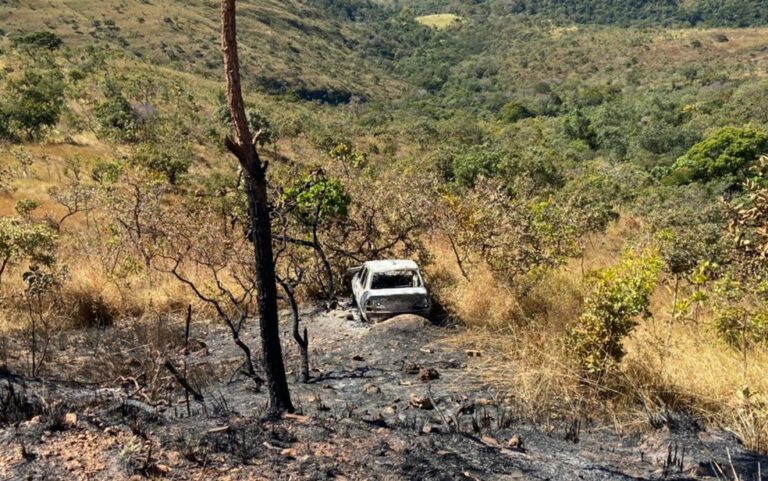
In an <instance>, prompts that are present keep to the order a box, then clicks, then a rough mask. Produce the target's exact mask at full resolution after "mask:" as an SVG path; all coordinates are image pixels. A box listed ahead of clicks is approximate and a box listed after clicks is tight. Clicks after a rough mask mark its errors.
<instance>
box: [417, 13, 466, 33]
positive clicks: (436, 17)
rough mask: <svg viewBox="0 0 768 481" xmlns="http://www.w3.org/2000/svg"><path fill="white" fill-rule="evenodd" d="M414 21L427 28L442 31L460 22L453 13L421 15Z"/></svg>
mask: <svg viewBox="0 0 768 481" xmlns="http://www.w3.org/2000/svg"><path fill="white" fill-rule="evenodd" d="M416 21H417V22H419V23H420V24H422V25H426V26H427V27H432V28H436V29H438V30H442V29H444V28H448V27H450V26H452V25H456V24H457V23H460V22H461V21H462V18H461V17H460V16H458V15H456V14H453V13H435V14H432V15H422V16H421V17H416Z"/></svg>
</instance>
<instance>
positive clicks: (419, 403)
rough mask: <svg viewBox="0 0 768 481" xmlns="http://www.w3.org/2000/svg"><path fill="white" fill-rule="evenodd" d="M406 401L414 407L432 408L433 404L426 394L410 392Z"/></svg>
mask: <svg viewBox="0 0 768 481" xmlns="http://www.w3.org/2000/svg"><path fill="white" fill-rule="evenodd" d="M408 402H409V403H410V404H411V406H413V407H415V408H416V409H426V410H430V409H434V408H435V406H434V405H433V404H432V401H431V400H430V399H429V398H428V397H426V396H419V395H417V394H411V395H410V396H409V398H408Z"/></svg>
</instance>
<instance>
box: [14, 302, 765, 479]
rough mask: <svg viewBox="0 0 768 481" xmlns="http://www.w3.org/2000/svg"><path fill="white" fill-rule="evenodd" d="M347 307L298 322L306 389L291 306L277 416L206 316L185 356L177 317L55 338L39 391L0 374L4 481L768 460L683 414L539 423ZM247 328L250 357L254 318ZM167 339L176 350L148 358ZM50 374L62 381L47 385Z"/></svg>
mask: <svg viewBox="0 0 768 481" xmlns="http://www.w3.org/2000/svg"><path fill="white" fill-rule="evenodd" d="M352 312H353V311H352V310H351V309H350V308H348V307H339V308H337V309H333V310H325V309H320V308H313V309H307V310H304V311H303V312H302V315H303V322H304V325H306V326H307V327H308V329H309V334H310V365H311V367H312V375H313V379H312V380H311V382H310V383H308V384H300V383H298V382H296V381H295V377H296V375H295V372H294V371H290V370H291V369H294V370H295V369H296V368H297V367H298V365H299V359H298V353H297V349H296V347H295V345H294V344H293V341H292V339H291V337H290V332H289V331H290V320H289V315H288V313H287V312H286V313H284V315H283V317H284V319H283V322H282V330H283V332H282V338H283V343H284V354H285V356H286V365H287V369H289V378H290V387H291V393H292V396H293V401H294V404H295V406H296V408H297V414H296V415H289V416H285V417H282V418H279V419H275V418H270V417H269V416H266V415H265V412H266V409H265V407H266V403H267V400H266V399H267V398H266V393H265V392H264V390H263V389H261V390H260V389H258V387H257V385H256V383H254V382H253V380H252V379H250V378H247V377H245V376H243V375H240V374H239V370H238V366H239V365H240V363H241V362H242V356H241V355H240V351H239V350H237V348H236V347H235V346H234V344H233V343H232V341H231V338H230V337H229V333H228V331H227V329H226V328H225V327H224V326H218V325H214V324H211V323H204V322H202V321H193V322H192V325H191V330H192V332H191V339H192V341H191V343H190V344H189V346H190V347H189V349H188V350H187V351H184V350H183V334H182V332H183V323H182V325H179V323H178V322H177V323H176V324H174V325H172V326H170V327H169V324H170V322H169V321H167V320H165V321H164V320H161V319H159V320H158V321H157V322H156V323H155V324H152V323H150V324H147V325H143V326H140V327H139V328H136V326H133V327H121V328H108V329H106V330H93V331H81V332H74V333H70V334H68V335H66V336H62V337H61V338H60V339H56V341H55V342H54V345H53V347H52V350H51V353H52V358H51V360H50V361H49V363H48V364H47V365H46V369H47V371H45V372H44V373H43V374H44V376H43V377H44V378H47V379H49V380H47V381H42V380H31V379H26V378H23V377H20V376H17V375H15V374H14V372H20V371H21V368H20V366H22V365H23V361H24V358H23V356H19V357H18V358H13V357H10V358H9V360H8V365H7V367H6V368H4V369H2V371H0V394H1V395H2V403H3V404H2V405H0V406H1V407H2V411H3V423H2V424H1V425H0V428H1V429H0V479H3V480H5V479H47V480H51V479H67V480H69V479H83V480H86V479H87V480H107V479H108V480H123V479H144V478H150V479H178V480H182V479H189V480H204V479H205V480H208V479H221V480H238V479H243V480H246V479H247V480H261V479H265V480H320V479H338V480H344V479H349V480H378V479H381V480H516V479H521V480H528V479H530V480H564V481H568V480H630V479H641V480H644V479H648V480H651V479H674V480H682V479H734V474H733V473H734V472H735V473H737V474H738V476H740V479H743V480H752V479H757V472H758V464H759V463H762V466H764V467H768V458H764V457H761V456H758V455H757V454H755V453H751V452H749V451H747V450H745V449H744V448H743V447H742V446H741V445H740V444H739V443H738V442H737V440H736V439H735V438H734V437H733V436H732V435H731V434H729V433H726V432H722V431H707V430H704V429H703V428H701V427H700V425H699V424H698V423H697V422H695V421H694V420H693V419H691V418H689V417H686V416H684V415H674V414H668V415H667V417H666V418H667V422H666V423H662V424H663V426H661V427H659V428H658V429H650V428H648V429H646V430H645V431H643V432H640V433H636V434H632V435H618V434H616V432H615V430H614V429H612V428H611V427H610V426H601V425H599V424H597V423H594V422H589V421H587V420H584V419H557V418H554V419H550V420H549V421H548V422H547V423H546V425H545V426H542V425H540V424H539V425H537V426H533V425H531V424H529V423H527V422H525V421H524V420H522V419H521V416H519V415H518V411H517V410H516V408H515V405H514V400H513V399H505V398H504V396H502V395H500V394H499V393H496V392H494V391H493V390H492V389H490V388H489V387H488V386H486V385H484V384H483V382H482V375H481V374H482V373H481V370H482V366H483V362H484V357H483V353H477V352H474V351H465V350H464V349H462V348H459V347H456V346H455V344H454V343H450V342H445V341H446V340H447V339H449V338H450V337H451V336H452V335H454V334H455V332H453V331H452V329H450V328H445V327H437V326H433V325H424V324H423V323H422V322H420V321H419V319H418V318H416V319H414V318H407V317H406V318H399V319H395V320H393V321H389V322H385V323H382V324H378V325H375V326H370V325H367V324H365V323H362V322H360V321H359V320H357V319H356V318H354V316H352ZM161 331H163V332H161ZM165 331H167V332H165ZM246 331H247V332H245V333H244V334H243V338H244V340H245V341H246V342H247V343H248V344H249V345H250V346H251V348H252V349H253V350H254V355H255V356H258V345H259V343H258V337H257V328H256V325H255V323H254V325H253V326H248V328H247V329H246ZM161 335H164V336H165V337H168V338H169V339H171V341H169V342H167V343H165V344H163V345H162V349H161V348H159V347H156V348H154V349H153V348H151V347H148V346H150V345H151V344H152V343H151V342H149V339H151V338H152V337H153V336H158V337H160V336H161ZM106 339H109V342H106V341H105V340H106ZM7 343H8V344H9V346H7V347H6V350H7V351H8V352H16V353H19V352H23V346H22V344H20V340H14V339H9V340H8V341H7ZM478 354H479V356H478ZM161 359H172V361H173V362H174V364H175V365H176V366H177V367H178V368H179V369H182V366H183V362H184V361H186V363H187V365H188V366H187V369H188V371H187V372H188V378H189V380H190V383H191V384H192V385H193V386H195V387H196V388H197V389H198V390H200V391H201V392H202V394H203V396H204V400H203V401H202V402H196V401H194V400H190V404H189V410H188V408H187V403H186V400H185V396H184V391H183V390H182V389H181V388H180V387H179V386H178V384H177V383H176V382H175V381H174V379H173V378H172V377H171V376H170V374H169V372H168V371H167V370H166V369H163V368H162V367H161V366H162V362H161ZM16 367H18V369H16ZM53 373H58V377H59V378H64V379H59V380H57V381H51V380H50V379H51V378H53V377H55V376H53ZM45 374H48V375H45ZM75 380H77V382H74V381H75ZM158 386H160V387H158ZM729 457H730V461H729Z"/></svg>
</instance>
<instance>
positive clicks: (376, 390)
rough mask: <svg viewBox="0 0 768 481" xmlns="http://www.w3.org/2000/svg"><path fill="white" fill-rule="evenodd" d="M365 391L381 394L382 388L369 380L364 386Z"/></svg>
mask: <svg viewBox="0 0 768 481" xmlns="http://www.w3.org/2000/svg"><path fill="white" fill-rule="evenodd" d="M363 392H364V393H365V394H379V393H380V392H381V388H379V386H377V385H375V384H373V383H370V382H369V383H368V384H366V385H365V386H363Z"/></svg>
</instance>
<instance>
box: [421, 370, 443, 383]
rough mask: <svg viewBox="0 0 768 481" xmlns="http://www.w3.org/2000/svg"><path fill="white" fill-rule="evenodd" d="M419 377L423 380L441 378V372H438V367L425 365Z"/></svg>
mask: <svg viewBox="0 0 768 481" xmlns="http://www.w3.org/2000/svg"><path fill="white" fill-rule="evenodd" d="M419 379H421V381H422V382H427V381H432V380H434V379H440V373H439V372H437V369H434V368H431V367H425V368H422V369H421V370H420V371H419Z"/></svg>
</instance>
